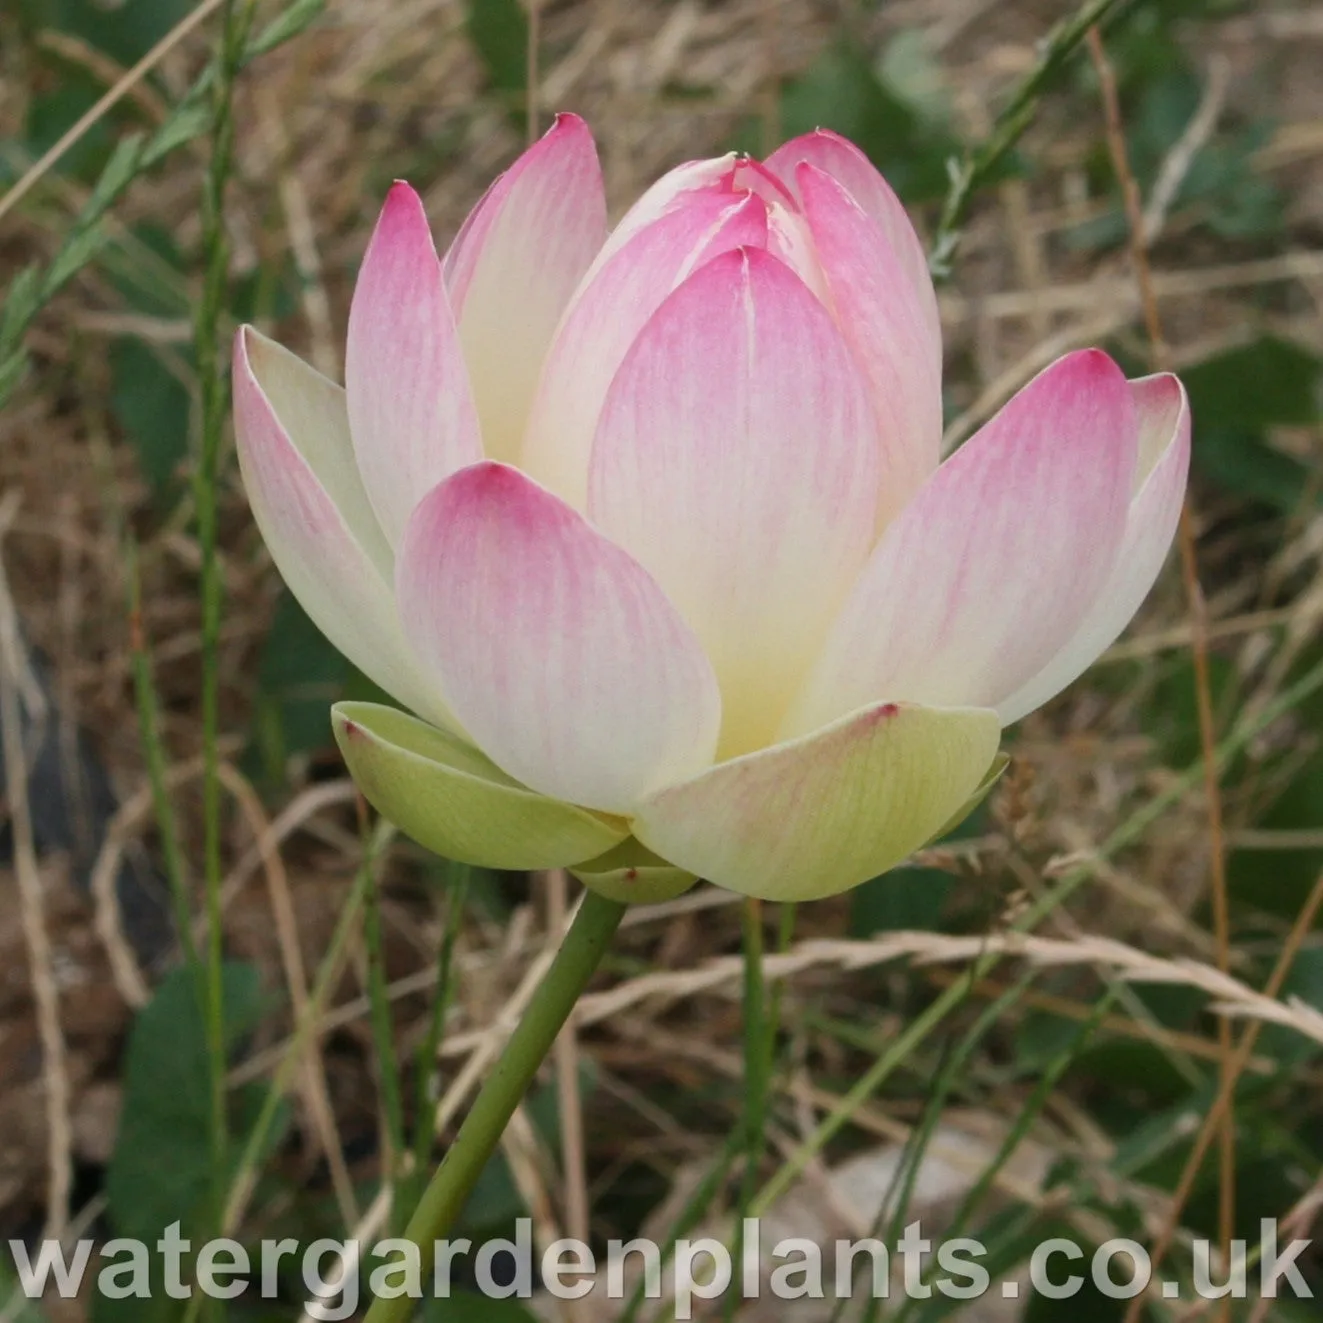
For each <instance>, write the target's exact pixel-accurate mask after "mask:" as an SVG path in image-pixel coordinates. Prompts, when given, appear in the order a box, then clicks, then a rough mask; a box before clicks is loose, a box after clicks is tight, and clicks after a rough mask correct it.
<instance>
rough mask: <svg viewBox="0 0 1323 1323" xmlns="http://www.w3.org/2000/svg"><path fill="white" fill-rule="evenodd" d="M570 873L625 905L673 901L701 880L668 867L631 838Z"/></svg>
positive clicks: (589, 886)
mask: <svg viewBox="0 0 1323 1323" xmlns="http://www.w3.org/2000/svg"><path fill="white" fill-rule="evenodd" d="M570 872H571V873H573V874H574V876H575V877H577V878H578V879H579V881H580V882H582V883H583V884H584V886H586V887H587V888H588V890H589V891H596V892H597V893H598V894H599V895H603V896H605V897H606V898H607V899H608V900H618V901H621V902H622V903H624V904H626V905H640V904H642V905H654V904H656V903H657V902H658V901H662V900H674V899H675V897H676V896H679V895H682V894H683V893H684V892H686V891H688V890H689V888H690V887H692V886H693V885H694V883H696V882H697V881H698V879H697V878H696V877H695V876H694V875H693V874H692V873H686V872H685V871H684V869H682V868H676V867H675V866H674V865H673V864H668V863H667V862H666V860H665V859H662V858H659V857H658V856H657V855H655V854H653V853H652V851H651V850H648V849H646V848H645V847H643V846H642V845H640V844H639V843H638V841H636V840H635V839H634V838H633V837H632V836H631V837H630V838H629V839H628V840H626V841H621V843H620V844H619V845H617V846H615V847H614V848H612V849H610V850H608V851H607V852H606V853H605V854H603V855H599V856H598V857H597V858H596V859H588V860H586V861H585V862H584V863H581V864H577V865H575V866H574V867H573V868H571V869H570Z"/></svg>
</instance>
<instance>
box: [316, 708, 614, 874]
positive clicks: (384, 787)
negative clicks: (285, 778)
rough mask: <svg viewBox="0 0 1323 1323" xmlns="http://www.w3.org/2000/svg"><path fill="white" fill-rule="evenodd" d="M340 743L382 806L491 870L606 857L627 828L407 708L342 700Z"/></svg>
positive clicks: (336, 715)
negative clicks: (538, 789) (550, 794)
mask: <svg viewBox="0 0 1323 1323" xmlns="http://www.w3.org/2000/svg"><path fill="white" fill-rule="evenodd" d="M331 724H332V726H333V727H334V729H335V738H336V742H337V743H338V744H339V746H340V751H341V753H343V754H344V759H345V763H346V764H347V765H348V767H349V772H350V775H351V776H353V778H354V782H355V784H356V785H357V786H358V788H359V789H360V790H361V791H362V792H363V794H364V796H365V797H366V799H367V801H368V802H369V803H370V804H371V805H372V806H373V808H375V809H377V811H378V812H380V813H381V814H383V815H384V816H385V817H387V818H389V819H390V821H391V822H393V823H394V824H395V825H396V826H397V827H399V829H400V830H401V831H402V832H404V833H405V834H406V835H407V836H411V837H413V839H414V840H415V841H417V842H418V843H419V844H420V845H425V846H426V847H427V848H428V849H429V850H434V851H435V852H436V853H437V854H440V855H445V856H446V858H448V859H455V860H458V861H459V862H460V863H464V864H480V865H482V866H483V867H485V868H562V867H564V866H565V865H566V864H577V863H579V862H580V861H581V860H584V859H590V858H593V857H595V856H598V855H600V854H601V853H602V851H604V850H609V849H610V848H611V846H612V845H613V844H615V843H616V842H618V841H620V840H621V839H623V838H624V836H625V835H626V832H627V828H626V826H625V825H624V824H623V823H621V822H618V821H617V822H608V821H606V820H605V819H603V818H600V817H598V816H597V815H596V814H594V813H589V812H588V811H587V810H585V809H581V808H576V807H575V806H574V805H573V804H562V803H561V802H560V801H559V800H555V799H547V798H546V797H545V796H543V795H537V794H534V793H533V791H531V790H528V789H526V788H525V787H524V786H521V785H520V784H519V783H518V782H517V781H512V780H511V779H510V778H509V777H508V776H506V775H505V773H504V772H502V771H501V770H500V768H499V767H497V766H495V764H493V763H492V762H490V761H489V760H488V759H487V758H484V757H483V756H482V754H480V753H479V752H478V751H477V750H476V749H473V748H471V747H470V746H469V745H467V744H465V743H463V741H461V740H457V739H455V738H454V737H453V736H450V735H447V734H445V733H444V732H443V731H440V730H438V729H437V728H436V727H435V726H429V725H427V724H426V723H425V722H422V721H419V720H417V719H416V718H414V717H411V716H409V715H408V714H407V713H404V712H400V711H397V710H396V709H395V708H391V707H381V706H379V705H378V704H376V703H337V704H336V705H335V707H333V708H332V709H331Z"/></svg>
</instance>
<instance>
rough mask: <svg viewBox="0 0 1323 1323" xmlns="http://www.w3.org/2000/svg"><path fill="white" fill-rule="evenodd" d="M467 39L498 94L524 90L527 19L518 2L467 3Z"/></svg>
mask: <svg viewBox="0 0 1323 1323" xmlns="http://www.w3.org/2000/svg"><path fill="white" fill-rule="evenodd" d="M465 8H466V9H467V11H468V19H467V27H468V33H469V39H470V40H471V41H472V42H473V45H474V46H475V47H476V48H477V52H478V55H479V56H480V57H481V58H482V62H483V64H484V65H485V66H486V68H487V76H488V78H489V79H490V80H491V85H492V87H494V88H495V89H496V90H497V91H500V92H510V93H517V92H522V91H523V90H524V84H525V81H526V80H527V77H528V16H527V15H526V14H525V13H524V7H523V6H522V5H521V4H520V3H519V0H467V4H466V6H465Z"/></svg>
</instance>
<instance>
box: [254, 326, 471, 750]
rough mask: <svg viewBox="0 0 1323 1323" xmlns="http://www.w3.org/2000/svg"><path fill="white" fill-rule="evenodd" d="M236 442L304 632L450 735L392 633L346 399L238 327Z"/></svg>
mask: <svg viewBox="0 0 1323 1323" xmlns="http://www.w3.org/2000/svg"><path fill="white" fill-rule="evenodd" d="M234 432H235V438H236V440H237V442H238V450H239V468H240V471H241V472H242V474H243V480H244V487H245V489H246V490H247V492H248V501H249V504H250V505H251V507H252V511H253V517H254V519H255V520H256V521H257V526H258V528H259V529H260V530H261V533H262V537H263V539H264V540H265V541H266V545H267V547H268V549H269V550H270V552H271V558H272V559H273V560H274V561H275V563H276V568H277V569H278V570H279V571H280V573H281V577H282V578H283V579H284V580H285V582H286V583H287V584H288V585H289V589H290V591H291V592H292V593H293V594H294V596H295V597H296V598H298V600H299V602H300V604H301V605H302V607H303V609H304V610H305V611H306V612H307V613H308V615H309V617H310V618H311V619H312V622H313V624H315V625H316V626H317V628H318V629H320V630H321V631H322V633H323V634H325V635H326V637H327V638H328V639H330V641H331V642H332V643H333V644H335V646H336V647H337V648H339V649H340V651H341V652H343V653H344V654H345V656H346V657H348V658H349V660H350V661H351V662H353V663H354V665H355V666H357V667H358V669H359V670H361V671H362V672H363V673H364V674H365V675H367V676H368V677H369V678H371V679H372V680H374V681H375V682H376V683H377V684H379V685H380V686H381V687H382V688H383V689H385V690H386V691H387V692H388V693H390V694H393V695H394V696H395V697H396V698H398V699H399V700H400V701H401V702H402V703H404V704H405V705H406V706H408V707H410V708H412V709H413V710H414V711H415V712H417V713H419V714H420V715H421V716H424V717H426V718H427V719H428V720H429V721H433V722H436V723H437V724H439V725H442V726H447V727H449V728H451V729H452V730H453V729H458V726H457V724H456V722H455V720H454V718H453V716H451V714H450V711H449V709H448V708H447V707H446V706H445V704H444V703H443V702H442V701H441V698H440V696H439V694H438V693H437V691H436V687H435V686H434V685H432V684H430V683H429V682H428V681H427V680H426V679H425V678H424V676H423V675H422V673H421V671H420V669H419V668H418V666H417V664H416V663H415V661H414V659H413V656H412V654H411V653H410V651H409V648H408V646H407V645H406V644H405V641H404V638H403V636H402V634H401V633H400V626H399V621H398V620H397V618H396V615H395V593H394V589H393V587H392V584H391V576H392V566H391V550H390V547H389V546H388V545H387V543H386V540H385V538H384V537H383V536H382V534H381V529H380V528H379V527H378V526H377V522H376V519H375V517H374V516H373V513H372V509H371V507H370V506H369V505H368V500H367V496H366V495H365V494H364V491H363V487H362V484H361V483H360V481H359V477H358V471H357V469H356V468H355V467H354V455H353V449H352V447H351V445H350V441H349V422H348V418H347V417H346V413H345V399H344V392H343V391H342V390H341V389H340V388H339V387H338V386H336V385H334V384H333V383H332V382H329V381H327V380H326V378H325V377H323V376H321V374H320V373H317V372H315V371H313V369H312V368H310V367H309V366H308V365H307V364H306V363H304V362H302V361H301V360H300V359H298V358H296V357H295V356H294V355H293V354H291V353H289V351H288V350H285V349H282V348H281V347H280V346H279V345H278V344H276V343H274V342H273V341H271V340H268V339H266V338H265V337H264V336H261V335H259V334H258V333H257V332H256V331H255V330H253V328H252V327H251V326H245V327H241V328H240V330H239V333H238V334H237V335H236V336H235V339H234Z"/></svg>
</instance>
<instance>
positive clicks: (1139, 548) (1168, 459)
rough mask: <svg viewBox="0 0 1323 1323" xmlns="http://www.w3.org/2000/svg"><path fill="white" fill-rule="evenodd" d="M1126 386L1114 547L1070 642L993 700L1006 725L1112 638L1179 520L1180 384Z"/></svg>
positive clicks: (1186, 414)
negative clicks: (1130, 458) (1127, 466)
mask: <svg viewBox="0 0 1323 1323" xmlns="http://www.w3.org/2000/svg"><path fill="white" fill-rule="evenodd" d="M1130 384H1131V387H1132V388H1133V390H1134V394H1135V405H1136V407H1137V410H1138V413H1139V468H1138V472H1137V474H1136V488H1137V490H1136V492H1135V496H1134V499H1133V500H1132V501H1131V503H1130V514H1129V517H1128V518H1127V520H1126V529H1125V538H1124V540H1123V541H1122V543H1121V550H1120V552H1119V553H1118V555H1117V557H1116V562H1115V564H1114V565H1113V567H1112V572H1111V575H1110V576H1109V577H1108V579H1107V583H1106V584H1105V585H1104V587H1103V588H1102V590H1101V592H1099V594H1098V596H1097V598H1096V599H1095V601H1094V603H1093V605H1092V607H1091V609H1090V610H1089V613H1088V615H1086V616H1085V618H1084V622H1083V624H1081V625H1080V626H1079V628H1078V629H1077V630H1076V631H1075V633H1074V635H1073V636H1072V638H1071V640H1070V642H1069V643H1067V644H1066V646H1065V647H1064V648H1062V649H1061V651H1060V652H1059V653H1057V655H1056V656H1055V657H1053V658H1052V660H1051V661H1050V662H1049V663H1048V664H1047V665H1046V666H1045V667H1044V668H1043V669H1042V670H1041V671H1040V672H1039V673H1038V674H1037V675H1036V676H1034V678H1033V679H1032V680H1030V681H1029V683H1028V684H1027V685H1025V686H1024V688H1022V689H1021V690H1019V691H1018V692H1017V693H1015V694H1013V695H1012V696H1011V697H1010V698H1007V699H1006V700H1004V701H1003V702H1002V703H1000V704H998V710H999V711H1000V713H1001V718H1002V721H1003V723H1004V724H1005V725H1010V723H1011V722H1012V721H1018V720H1019V719H1020V718H1021V717H1022V716H1025V715H1026V714H1027V713H1029V712H1032V711H1033V710H1034V709H1035V708H1037V707H1042V705H1043V704H1044V703H1046V702H1047V700H1048V699H1049V698H1051V697H1053V695H1055V694H1058V693H1060V692H1061V690H1063V689H1064V688H1065V687H1066V686H1067V685H1068V684H1070V683H1071V682H1072V681H1073V680H1075V679H1077V678H1078V677H1079V676H1080V675H1082V674H1083V673H1084V672H1085V671H1086V670H1087V669H1088V668H1089V667H1090V666H1091V665H1092V664H1093V662H1094V661H1095V659H1096V658H1097V657H1098V656H1099V655H1100V654H1101V653H1102V652H1103V651H1104V650H1105V649H1106V648H1108V647H1110V646H1111V645H1112V643H1114V642H1115V641H1116V639H1117V638H1118V637H1119V636H1120V634H1121V631H1122V630H1123V629H1125V627H1126V625H1128V624H1129V623H1130V619H1131V617H1132V616H1133V615H1134V614H1135V612H1136V611H1138V610H1139V607H1140V604H1141V603H1142V602H1143V600H1144V598H1145V597H1147V596H1148V592H1149V589H1150V588H1152V587H1153V581H1154V580H1155V579H1156V578H1157V577H1158V571H1159V570H1161V569H1162V564H1163V561H1165V560H1166V558H1167V551H1168V549H1169V548H1170V546H1171V541H1172V538H1173V537H1174V536H1175V533H1176V526H1177V525H1178V524H1179V523H1180V517H1181V505H1182V503H1183V502H1184V500H1185V480H1186V477H1187V475H1188V473H1189V469H1190V409H1189V404H1188V401H1187V400H1186V398H1185V388H1184V387H1183V386H1182V385H1181V383H1180V382H1179V381H1178V380H1177V379H1176V378H1175V377H1173V376H1171V375H1170V374H1163V375H1160V376H1153V377H1144V378H1141V379H1140V380H1139V381H1132V382H1131V383H1130Z"/></svg>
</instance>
